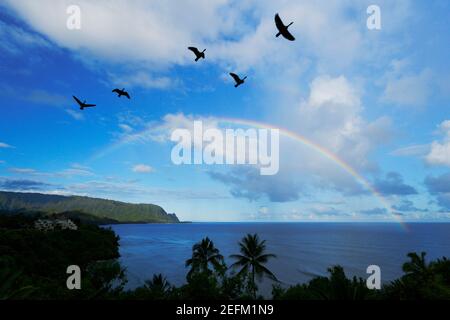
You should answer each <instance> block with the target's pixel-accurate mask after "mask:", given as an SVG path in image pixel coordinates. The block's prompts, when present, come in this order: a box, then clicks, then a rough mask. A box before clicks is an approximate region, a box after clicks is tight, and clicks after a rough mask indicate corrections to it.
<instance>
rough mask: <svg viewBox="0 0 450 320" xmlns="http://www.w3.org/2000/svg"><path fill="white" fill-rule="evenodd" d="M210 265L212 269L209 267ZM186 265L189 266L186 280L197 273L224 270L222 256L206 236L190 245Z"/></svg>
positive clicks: (221, 271) (208, 273) (207, 273)
mask: <svg viewBox="0 0 450 320" xmlns="http://www.w3.org/2000/svg"><path fill="white" fill-rule="evenodd" d="M210 266H212V268H213V269H212V270H210V269H209V267H210ZM186 267H191V269H190V270H189V272H188V274H187V280H188V281H189V279H190V278H191V277H192V276H194V275H195V274H198V273H203V274H206V275H210V274H212V273H213V272H218V273H223V272H225V270H226V267H225V262H224V258H223V256H222V255H221V254H220V252H219V249H217V248H216V247H215V246H214V243H213V242H212V241H211V240H210V239H209V238H208V237H206V238H205V239H203V240H202V241H200V242H198V243H196V244H194V246H193V247H192V258H190V259H188V260H186Z"/></svg>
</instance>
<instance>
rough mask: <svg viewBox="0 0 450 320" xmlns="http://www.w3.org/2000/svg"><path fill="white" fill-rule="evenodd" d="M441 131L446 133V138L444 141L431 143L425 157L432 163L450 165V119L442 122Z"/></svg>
mask: <svg viewBox="0 0 450 320" xmlns="http://www.w3.org/2000/svg"><path fill="white" fill-rule="evenodd" d="M439 132H441V133H442V134H443V135H444V138H443V139H442V141H433V142H432V143H431V150H430V152H429V153H428V154H427V156H426V157H425V159H426V161H427V163H428V164H431V165H443V166H450V120H445V121H444V122H442V123H441V124H440V126H439Z"/></svg>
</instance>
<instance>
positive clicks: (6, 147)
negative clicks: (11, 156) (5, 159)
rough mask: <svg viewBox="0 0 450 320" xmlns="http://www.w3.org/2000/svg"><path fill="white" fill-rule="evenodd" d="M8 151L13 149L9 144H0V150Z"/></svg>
mask: <svg viewBox="0 0 450 320" xmlns="http://www.w3.org/2000/svg"><path fill="white" fill-rule="evenodd" d="M2 148H3V149H8V148H14V147H13V146H11V145H9V144H7V143H4V142H0V149H2Z"/></svg>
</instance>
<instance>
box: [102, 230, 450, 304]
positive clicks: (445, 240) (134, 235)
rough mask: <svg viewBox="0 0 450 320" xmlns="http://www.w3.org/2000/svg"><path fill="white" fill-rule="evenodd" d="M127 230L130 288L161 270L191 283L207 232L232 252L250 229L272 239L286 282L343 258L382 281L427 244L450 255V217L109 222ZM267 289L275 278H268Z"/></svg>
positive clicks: (356, 271) (435, 254)
mask: <svg viewBox="0 0 450 320" xmlns="http://www.w3.org/2000/svg"><path fill="white" fill-rule="evenodd" d="M110 227H111V228H112V229H113V230H114V231H115V232H116V233H117V234H118V235H119V236H120V254H121V258H120V261H121V264H122V266H124V267H125V268H126V269H127V277H128V281H129V282H128V284H127V288H130V289H131V288H134V287H137V286H139V285H142V284H143V282H144V281H145V280H147V279H150V278H151V277H152V276H153V274H156V273H162V274H163V275H165V276H166V277H167V279H168V281H169V282H170V283H172V284H175V285H181V284H183V283H185V277H186V272H187V271H188V270H187V268H186V267H185V261H186V260H187V259H188V258H190V256H191V252H192V246H193V245H194V243H196V242H198V241H200V240H201V239H202V238H204V237H206V236H208V237H209V238H210V239H211V240H212V241H213V242H214V244H215V246H216V247H217V248H219V250H220V252H221V253H222V255H224V256H225V259H226V262H227V264H228V265H230V264H231V263H232V260H231V259H230V258H229V255H230V254H233V253H238V251H239V247H238V242H239V240H240V239H242V237H244V236H245V235H246V234H247V233H257V234H258V235H259V236H260V238H261V239H264V240H266V245H267V252H269V253H273V254H275V255H276V256H277V257H276V258H275V259H272V260H270V261H269V263H268V265H267V266H268V268H269V269H270V270H271V271H272V272H273V273H274V274H275V275H276V276H277V277H278V279H279V280H280V281H281V282H282V283H283V285H284V286H287V285H292V284H297V283H303V282H307V281H308V280H310V279H311V278H312V277H313V276H314V275H321V276H325V275H327V268H329V267H330V266H332V265H337V264H339V265H341V266H343V267H344V270H345V272H346V274H347V275H348V276H354V275H356V276H361V277H363V278H367V276H368V275H367V274H366V269H367V267H368V266H369V265H378V266H379V267H380V268H381V279H382V282H388V281H391V280H393V279H395V278H398V277H399V276H401V275H402V270H401V267H402V264H403V263H404V262H405V261H407V257H406V255H407V253H408V252H413V251H415V252H420V251H425V252H426V253H427V256H426V257H427V259H436V258H440V257H443V256H446V257H450V223H411V224H407V225H406V227H405V226H401V225H399V224H395V223H184V224H123V225H113V226H110ZM260 288H261V292H262V293H263V294H264V295H268V294H270V292H271V283H270V282H269V281H263V283H262V284H261V286H260Z"/></svg>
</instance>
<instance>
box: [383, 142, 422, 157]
mask: <svg viewBox="0 0 450 320" xmlns="http://www.w3.org/2000/svg"><path fill="white" fill-rule="evenodd" d="M429 151H430V146H429V145H428V144H416V145H411V146H407V147H402V148H398V149H396V150H394V151H392V152H391V155H393V156H399V157H403V156H424V155H426V154H427V153H428V152H429Z"/></svg>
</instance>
